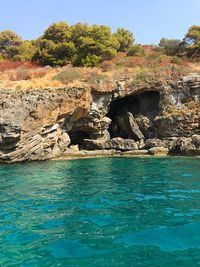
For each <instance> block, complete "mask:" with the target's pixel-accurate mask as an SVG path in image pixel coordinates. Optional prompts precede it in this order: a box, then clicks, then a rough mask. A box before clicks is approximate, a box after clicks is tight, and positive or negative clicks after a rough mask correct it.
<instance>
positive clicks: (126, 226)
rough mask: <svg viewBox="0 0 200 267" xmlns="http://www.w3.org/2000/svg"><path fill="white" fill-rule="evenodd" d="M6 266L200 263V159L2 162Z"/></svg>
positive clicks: (2, 261)
mask: <svg viewBox="0 0 200 267" xmlns="http://www.w3.org/2000/svg"><path fill="white" fill-rule="evenodd" d="M0 266H3V267H4V266H6V267H7V266H20V267H25V266H27V267H28V266H29V267H30V266H38V267H46V266H53V267H54V266H61V267H62V266H63V267H66V266H67V267H68V266H69V267H82V266H91V267H98V266H103V267H113V266H123V267H129V266H131V267H132V266H134V267H135V266H136V267H137V266H141V267H146V266H148V267H163V266H164V267H173V266H176V267H177V266H179V267H184V266H187V267H197V266H200V159H197V158H193V159H192V158H102V159H84V160H74V161H49V162H42V163H41V162H39V163H28V164H17V165H10V166H6V165H1V166H0Z"/></svg>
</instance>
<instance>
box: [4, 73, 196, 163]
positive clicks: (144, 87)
mask: <svg viewBox="0 0 200 267" xmlns="http://www.w3.org/2000/svg"><path fill="white" fill-rule="evenodd" d="M0 93H1V94H0V114H1V115H0V162H1V163H13V162H23V161H35V160H47V159H55V158H70V157H72V158H73V157H77V158H80V157H91V156H92V157H96V156H101V155H102V156H106V155H107V156H110V155H117V156H118V155H119V156H124V155H125V156H126V155H133V156H134V155H186V156H199V155H200V75H198V74H191V75H189V76H187V77H183V78H182V79H180V80H179V81H171V80H169V81H159V82H158V81H149V82H142V83H140V84H136V83H135V81H134V79H133V78H131V77H125V78H124V79H121V80H117V81H115V82H110V81H107V82H104V83H102V82H100V81H96V82H95V83H94V84H93V85H89V84H87V83H86V82H84V81H81V82H80V83H78V85H77V84H72V85H68V86H66V87H63V88H55V89H52V88H46V89H40V90H39V89H38V90H37V89H35V90H32V89H31V90H24V91H23V90H21V91H20V90H14V89H3V88H2V89H0Z"/></svg>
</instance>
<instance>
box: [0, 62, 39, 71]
mask: <svg viewBox="0 0 200 267" xmlns="http://www.w3.org/2000/svg"><path fill="white" fill-rule="evenodd" d="M20 67H24V68H27V69H33V68H38V65H36V64H35V63H32V62H30V61H27V62H22V61H11V60H6V61H3V62H2V63H0V71H1V72H2V71H7V70H13V69H17V68H20Z"/></svg>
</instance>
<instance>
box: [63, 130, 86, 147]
mask: <svg viewBox="0 0 200 267" xmlns="http://www.w3.org/2000/svg"><path fill="white" fill-rule="evenodd" d="M68 134H69V137H70V140H71V145H78V146H79V147H80V148H81V147H82V143H83V140H84V139H89V138H90V133H89V132H87V131H77V130H71V131H69V132H68Z"/></svg>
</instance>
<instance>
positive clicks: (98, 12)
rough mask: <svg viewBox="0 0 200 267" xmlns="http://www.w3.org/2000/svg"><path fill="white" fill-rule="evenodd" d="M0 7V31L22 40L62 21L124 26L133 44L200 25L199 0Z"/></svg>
mask: <svg viewBox="0 0 200 267" xmlns="http://www.w3.org/2000/svg"><path fill="white" fill-rule="evenodd" d="M0 8H1V16H0V31H2V30H5V29H10V30H13V31H15V32H16V33H18V34H19V35H21V36H22V37H23V38H24V39H35V38H37V37H39V36H40V35H42V33H43V32H44V30H45V29H46V28H47V27H48V26H49V25H50V24H52V23H53V22H58V21H66V22H68V23H69V24H71V25H72V24H75V23H77V22H87V23H88V24H100V25H102V24H104V25H108V26H110V27H111V28H112V30H113V31H116V29H117V28H119V27H123V28H127V29H128V30H130V31H131V32H133V33H134V36H135V39H136V43H141V44H157V43H159V40H160V39H161V38H162V37H166V38H176V39H182V38H183V37H184V35H185V33H186V32H187V30H188V28H189V27H190V26H192V25H194V24H196V25H200V0H6V1H3V0H2V1H1V4H0Z"/></svg>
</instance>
